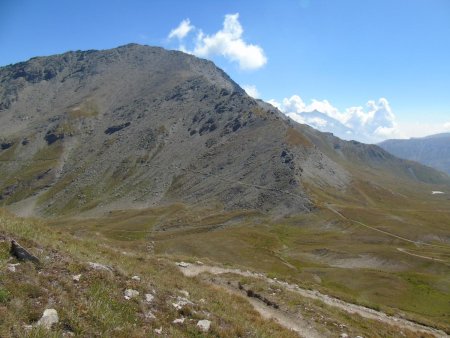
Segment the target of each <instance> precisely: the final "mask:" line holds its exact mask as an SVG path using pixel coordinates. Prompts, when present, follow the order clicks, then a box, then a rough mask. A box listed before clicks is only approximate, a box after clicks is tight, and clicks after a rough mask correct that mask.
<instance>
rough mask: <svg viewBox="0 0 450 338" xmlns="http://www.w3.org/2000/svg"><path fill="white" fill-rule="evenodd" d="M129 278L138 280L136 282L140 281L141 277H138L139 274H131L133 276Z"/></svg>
mask: <svg viewBox="0 0 450 338" xmlns="http://www.w3.org/2000/svg"><path fill="white" fill-rule="evenodd" d="M131 279H132V280H135V281H138V282H140V281H141V277H139V276H133V277H131Z"/></svg>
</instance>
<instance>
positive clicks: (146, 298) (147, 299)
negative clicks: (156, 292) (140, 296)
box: [145, 293, 155, 303]
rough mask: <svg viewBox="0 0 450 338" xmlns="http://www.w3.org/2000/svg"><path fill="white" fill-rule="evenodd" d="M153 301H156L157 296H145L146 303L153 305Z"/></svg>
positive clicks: (147, 294) (148, 294) (149, 294)
mask: <svg viewBox="0 0 450 338" xmlns="http://www.w3.org/2000/svg"><path fill="white" fill-rule="evenodd" d="M153 299H155V296H153V295H152V294H151V293H146V294H145V301H146V302H147V303H151V302H152V301H153Z"/></svg>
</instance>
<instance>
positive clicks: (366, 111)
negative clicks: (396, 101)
mask: <svg viewBox="0 0 450 338" xmlns="http://www.w3.org/2000/svg"><path fill="white" fill-rule="evenodd" d="M269 103H271V104H273V105H274V106H276V107H277V108H279V109H280V110H281V111H282V112H284V113H285V114H286V115H288V116H289V117H290V118H292V119H293V120H295V121H297V122H300V123H306V124H309V125H311V126H313V127H315V128H317V129H319V130H322V131H329V132H333V133H335V134H336V135H337V136H339V137H341V138H345V139H349V138H353V139H357V140H360V141H363V142H378V141H381V140H383V139H386V138H393V137H402V134H401V133H400V131H399V128H398V124H397V121H396V117H395V115H394V113H393V112H392V109H391V107H390V105H389V102H388V100H387V99H385V98H380V99H378V100H377V101H374V100H371V101H369V102H367V104H366V106H365V107H362V106H355V107H349V108H346V109H345V110H344V111H340V110H339V109H338V108H336V107H334V106H333V105H332V104H331V103H330V102H329V101H327V100H315V99H314V100H311V102H310V103H309V104H306V103H305V102H304V101H303V100H302V98H301V97H300V96H298V95H293V96H291V97H289V98H284V99H283V100H282V101H281V102H277V101H275V100H270V101H269Z"/></svg>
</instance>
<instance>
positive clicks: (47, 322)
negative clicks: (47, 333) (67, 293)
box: [36, 309, 59, 329]
mask: <svg viewBox="0 0 450 338" xmlns="http://www.w3.org/2000/svg"><path fill="white" fill-rule="evenodd" d="M58 322H59V318H58V312H57V311H56V310H55V309H46V310H45V311H44V314H43V315H42V317H41V319H39V321H38V322H37V323H36V325H38V326H43V327H45V328H46V329H51V328H52V326H53V325H54V324H57V323H58Z"/></svg>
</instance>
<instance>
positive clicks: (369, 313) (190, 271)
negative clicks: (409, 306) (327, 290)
mask: <svg viewBox="0 0 450 338" xmlns="http://www.w3.org/2000/svg"><path fill="white" fill-rule="evenodd" d="M179 269H180V270H181V272H182V273H183V274H184V275H185V276H188V277H194V276H197V275H199V274H201V273H210V274H213V275H220V274H224V273H233V274H237V275H241V276H245V277H254V278H259V279H261V280H265V281H266V282H268V283H270V284H277V285H279V286H281V287H284V288H285V289H287V290H289V291H292V292H295V293H298V294H300V295H301V296H302V297H306V298H310V299H315V300H319V301H321V302H323V303H324V304H326V305H329V306H333V307H335V308H338V309H340V310H343V311H345V312H348V313H356V314H358V315H360V316H361V317H363V318H367V319H372V320H377V321H380V322H382V323H385V324H387V325H391V326H397V327H399V328H402V329H408V330H411V331H414V332H423V333H428V334H431V335H433V336H434V337H438V338H443V337H449V336H448V335H447V334H446V333H445V332H443V331H441V330H438V329H434V328H432V327H428V326H425V325H421V324H417V323H414V322H412V321H409V320H406V319H403V318H397V317H393V316H388V315H387V314H385V313H384V312H381V311H376V310H373V309H370V308H367V307H364V306H361V305H356V304H352V303H348V302H345V301H343V300H340V299H337V298H334V297H331V296H328V295H325V294H323V293H321V292H319V291H316V290H307V289H303V288H301V287H299V286H298V285H295V284H289V283H286V282H283V281H279V280H275V279H271V278H268V277H266V276H265V275H263V274H261V273H255V272H251V271H243V270H240V269H228V268H221V267H217V266H209V265H197V264H188V265H187V266H186V265H183V266H179ZM255 302H256V303H258V304H255ZM251 304H252V305H253V306H254V308H255V310H257V311H258V312H259V313H260V314H261V315H262V316H263V317H264V318H273V319H275V320H276V321H277V322H278V323H279V324H280V325H282V326H283V327H286V328H288V329H290V330H293V331H295V332H297V333H299V335H301V336H306V337H316V336H317V334H316V331H315V330H313V329H312V328H311V327H307V326H306V327H305V325H307V324H306V322H305V321H304V320H303V319H302V318H287V316H286V314H285V313H284V312H282V311H280V310H277V309H269V308H268V307H264V305H263V304H262V303H261V302H258V301H256V300H253V299H251Z"/></svg>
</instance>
